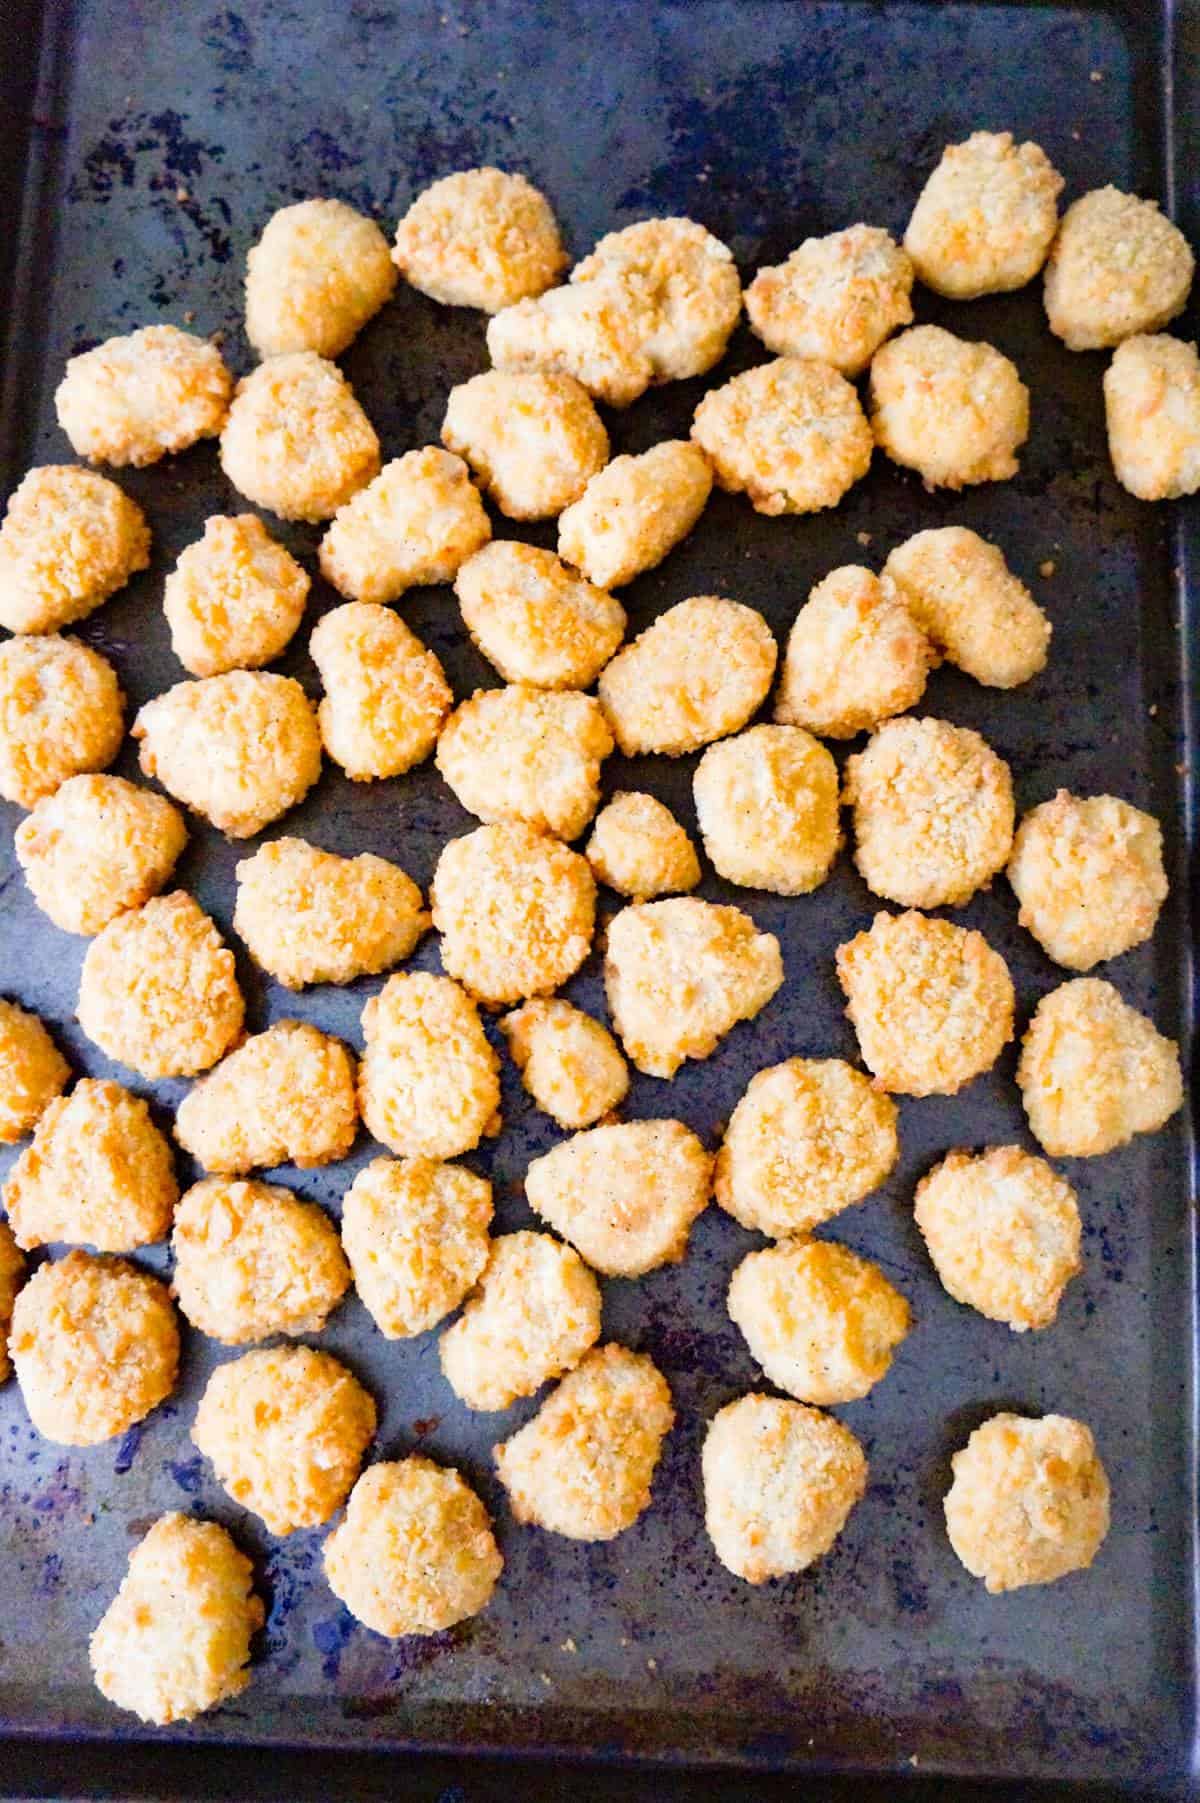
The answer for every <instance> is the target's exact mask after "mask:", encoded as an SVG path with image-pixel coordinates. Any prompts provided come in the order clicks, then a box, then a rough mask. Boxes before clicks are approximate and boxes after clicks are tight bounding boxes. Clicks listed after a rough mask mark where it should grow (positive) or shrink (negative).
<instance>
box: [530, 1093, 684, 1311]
mask: <svg viewBox="0 0 1200 1803" xmlns="http://www.w3.org/2000/svg"><path fill="white" fill-rule="evenodd" d="M712 1162H713V1161H712V1157H711V1155H710V1154H709V1153H708V1152H706V1151H705V1149H704V1146H703V1145H702V1143H701V1142H700V1140H698V1139H697V1138H696V1135H695V1134H694V1133H693V1132H692V1131H691V1129H690V1128H688V1127H685V1126H684V1125H683V1122H682V1121H622V1122H620V1123H618V1124H617V1125H615V1126H611V1127H593V1128H592V1129H591V1131H590V1132H588V1133H576V1134H574V1135H573V1136H572V1137H571V1138H570V1139H568V1140H564V1141H563V1142H562V1144H561V1145H558V1146H555V1147H554V1148H553V1149H552V1150H551V1151H549V1152H546V1153H544V1154H543V1155H542V1157H541V1158H535V1159H534V1160H533V1162H532V1164H531V1165H530V1166H529V1169H528V1170H527V1171H526V1173H525V1194H526V1196H527V1197H528V1198H529V1206H530V1207H531V1208H532V1209H533V1211H534V1213H535V1214H539V1215H541V1217H542V1219H543V1220H544V1221H548V1222H549V1223H550V1225H551V1227H553V1228H555V1229H556V1230H557V1231H558V1232H559V1233H561V1234H562V1235H563V1236H564V1238H566V1239H569V1240H570V1242H571V1244H572V1245H573V1246H574V1247H575V1248H576V1249H577V1250H578V1251H579V1252H581V1253H582V1254H583V1256H584V1258H586V1259H587V1261H588V1263H589V1265H592V1266H594V1267H595V1269H596V1270H597V1271H600V1272H602V1273H603V1274H604V1276H605V1277H641V1276H642V1275H643V1273H644V1272H646V1271H653V1270H655V1269H656V1268H657V1266H659V1265H667V1264H677V1263H678V1262H679V1260H680V1259H681V1258H682V1257H683V1255H684V1252H685V1251H686V1250H687V1242H688V1235H689V1233H690V1232H691V1230H692V1223H693V1221H695V1219H696V1217H697V1215H699V1214H701V1213H703V1211H704V1209H705V1207H706V1206H707V1204H708V1197H709V1191H710V1189H711V1187H712Z"/></svg>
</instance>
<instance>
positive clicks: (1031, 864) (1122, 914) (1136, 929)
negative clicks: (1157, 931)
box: [1007, 789, 1167, 970]
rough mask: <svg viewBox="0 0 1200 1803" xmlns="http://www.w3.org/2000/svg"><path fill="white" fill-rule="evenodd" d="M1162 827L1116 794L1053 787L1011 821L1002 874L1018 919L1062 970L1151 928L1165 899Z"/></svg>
mask: <svg viewBox="0 0 1200 1803" xmlns="http://www.w3.org/2000/svg"><path fill="white" fill-rule="evenodd" d="M1162 853H1163V836H1162V828H1161V827H1160V826H1159V824H1158V821H1157V820H1156V819H1155V818H1154V816H1153V814H1145V813H1143V812H1142V810H1141V809H1140V808H1135V807H1133V806H1132V804H1131V803H1130V802H1128V801H1122V800H1121V799H1120V797H1119V796H1116V795H1072V794H1071V793H1070V791H1069V790H1067V789H1060V790H1059V791H1058V793H1057V794H1056V795H1055V796H1054V797H1053V799H1052V800H1050V801H1043V802H1042V803H1041V805H1040V806H1039V807H1036V808H1031V809H1030V810H1029V812H1028V813H1027V814H1026V815H1025V816H1024V818H1023V819H1022V821H1021V824H1020V826H1019V827H1018V828H1017V833H1016V837H1015V838H1014V840H1013V848H1012V856H1011V857H1010V858H1009V861H1008V873H1007V874H1008V880H1009V882H1010V883H1011V884H1012V887H1013V892H1014V894H1015V895H1016V898H1017V900H1018V901H1019V902H1020V904H1021V912H1020V914H1019V916H1018V918H1019V920H1020V922H1021V925H1022V926H1023V927H1027V928H1028V930H1029V931H1030V932H1031V933H1032V934H1033V936H1034V938H1035V939H1036V940H1037V942H1038V944H1039V945H1040V946H1041V948H1042V950H1043V951H1044V952H1046V953H1047V955H1048V956H1049V957H1051V958H1053V959H1054V961H1055V963H1056V964H1063V965H1065V966H1066V968H1067V969H1068V970H1091V969H1092V967H1093V965H1096V964H1099V963H1101V962H1102V961H1103V960H1104V959H1106V958H1119V957H1120V956H1121V954H1122V953H1123V952H1127V951H1130V950H1131V949H1132V948H1133V947H1134V946H1135V945H1142V944H1144V943H1145V941H1146V940H1147V939H1149V938H1150V936H1151V934H1152V933H1153V932H1154V928H1155V925H1156V923H1157V921H1158V916H1159V911H1160V909H1161V908H1162V905H1163V903H1164V901H1165V900H1166V899H1167V874H1166V871H1165V870H1164V869H1163V855H1162Z"/></svg>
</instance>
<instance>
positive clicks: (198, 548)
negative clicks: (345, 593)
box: [163, 513, 310, 676]
mask: <svg viewBox="0 0 1200 1803" xmlns="http://www.w3.org/2000/svg"><path fill="white" fill-rule="evenodd" d="M309 586H310V585H309V580H308V575H307V573H306V572H305V571H304V570H302V569H301V567H300V565H299V564H298V563H297V562H296V559H295V558H294V557H293V556H292V555H291V553H290V551H285V550H284V548H283V546H282V545H281V544H279V543H278V542H277V541H276V540H275V539H273V538H272V537H271V535H270V533H269V532H268V531H267V529H266V527H265V526H264V525H263V523H262V521H261V520H260V519H259V517H258V515H257V514H255V513H239V514H234V515H232V516H231V515H228V514H214V515H213V516H212V518H211V519H207V520H205V522H204V536H203V538H200V539H197V540H196V542H195V543H194V544H191V545H187V546H186V547H185V548H184V549H183V550H182V551H181V552H180V553H179V560H178V562H177V563H176V565H175V568H174V569H173V570H172V571H171V573H170V575H169V576H168V577H167V580H166V582H165V583H164V584H163V612H164V613H165V614H166V616H167V624H168V626H169V627H170V628H171V649H172V650H173V651H174V653H175V655H176V657H177V658H178V659H179V661H180V663H181V664H182V665H183V667H184V669H185V670H189V671H190V672H191V674H192V675H193V676H223V675H224V674H225V672H226V671H227V670H257V669H259V668H260V667H261V666H262V665H263V664H269V663H272V662H273V661H274V659H275V658H277V657H278V656H279V654H280V652H281V651H282V650H283V649H284V648H285V646H286V645H287V644H288V643H289V641H290V640H291V638H292V635H293V634H294V633H295V631H296V628H297V627H298V626H299V624H300V622H301V620H302V619H303V618H304V609H305V607H306V605H307V603H308V591H309Z"/></svg>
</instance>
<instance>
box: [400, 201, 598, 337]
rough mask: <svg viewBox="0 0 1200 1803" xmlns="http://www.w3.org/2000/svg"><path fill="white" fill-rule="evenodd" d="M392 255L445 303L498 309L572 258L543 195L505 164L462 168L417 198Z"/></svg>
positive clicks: (416, 283)
mask: <svg viewBox="0 0 1200 1803" xmlns="http://www.w3.org/2000/svg"><path fill="white" fill-rule="evenodd" d="M392 261H393V262H394V263H395V265H396V267H397V269H399V271H400V272H401V274H402V275H403V276H404V278H405V280H406V281H408V282H411V283H412V286H413V287H414V288H419V289H420V291H421V293H422V294H428V295H429V296H430V298H431V299H432V300H436V301H441V302H442V304H443V305H444V306H447V307H478V308H479V310H480V311H481V312H483V313H498V312H499V311H500V309H501V308H502V307H511V306H512V305H513V304H514V303H515V302H517V301H519V300H524V299H525V298H526V297H527V296H529V295H535V294H541V293H542V291H543V289H546V288H549V287H550V285H551V283H553V282H556V281H557V280H558V278H559V276H560V274H561V273H562V271H563V269H564V268H565V267H566V264H567V253H566V251H565V250H564V249H563V247H562V240H561V239H560V237H559V235H558V224H557V222H556V220H555V217H554V213H553V211H552V209H551V206H550V203H549V201H548V200H547V199H546V197H545V195H544V194H542V193H540V192H539V190H538V189H537V188H535V187H534V186H533V183H532V182H529V181H526V179H525V177H524V176H523V175H510V174H509V173H508V172H507V171H506V170H504V169H491V168H487V167H485V168H482V169H460V170H458V171H457V172H456V173H455V174H454V175H444V176H443V177H442V179H441V180H440V181H436V182H434V183H433V185H432V187H429V188H426V189H425V190H424V192H423V193H421V194H419V195H418V196H417V198H416V200H414V201H413V203H412V205H411V206H410V207H409V209H408V211H407V213H406V214H405V215H404V217H403V219H401V221H400V224H399V226H398V227H397V230H396V243H395V247H394V248H393V250H392Z"/></svg>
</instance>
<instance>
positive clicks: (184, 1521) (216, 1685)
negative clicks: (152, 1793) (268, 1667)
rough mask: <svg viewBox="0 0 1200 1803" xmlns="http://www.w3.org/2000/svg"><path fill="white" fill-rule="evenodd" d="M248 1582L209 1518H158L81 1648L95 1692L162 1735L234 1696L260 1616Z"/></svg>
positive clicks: (247, 1567) (246, 1571) (246, 1570)
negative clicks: (162, 1730)
mask: <svg viewBox="0 0 1200 1803" xmlns="http://www.w3.org/2000/svg"><path fill="white" fill-rule="evenodd" d="M253 1577H254V1571H253V1567H252V1566H251V1564H250V1561H249V1559H247V1557H246V1555H245V1554H244V1553H241V1552H239V1551H238V1549H237V1547H236V1546H235V1545H234V1543H233V1541H232V1540H231V1539H230V1537H229V1535H228V1534H227V1533H226V1531H225V1529H224V1528H223V1527H218V1526H217V1523H216V1522H215V1521H196V1520H194V1519H193V1518H192V1517H191V1516H190V1515H175V1514H171V1515H160V1516H159V1518H158V1520H157V1521H156V1522H155V1523H154V1525H153V1526H152V1527H151V1529H150V1531H149V1532H148V1533H147V1534H146V1535H145V1536H144V1538H143V1539H141V1540H139V1541H138V1544H137V1545H136V1546H135V1547H134V1549H133V1551H132V1552H131V1553H130V1555H129V1569H128V1571H127V1572H126V1573H125V1576H124V1577H123V1578H122V1579H121V1587H120V1589H119V1590H118V1591H117V1594H116V1596H115V1597H114V1598H113V1600H112V1602H111V1603H110V1604H109V1606H108V1608H107V1609H106V1610H105V1612H104V1615H103V1616H102V1617H101V1620H100V1622H99V1624H98V1626H97V1627H96V1630H95V1632H94V1633H93V1635H92V1637H91V1640H90V1641H89V1642H88V1657H89V1658H90V1660H91V1666H92V1674H93V1676H94V1678H95V1680H96V1688H97V1690H99V1692H100V1694H101V1695H102V1696H105V1697H107V1698H108V1700H109V1702H110V1703H115V1704H116V1705H117V1707H118V1709H128V1710H129V1711H130V1712H131V1714H133V1715H136V1716H140V1718H141V1719H142V1721H144V1722H154V1723H156V1724H157V1725H158V1726H159V1727H163V1728H165V1727H167V1726H168V1725H169V1724H170V1723H171V1722H190V1721H192V1720H194V1718H195V1717H196V1716H198V1715H201V1714H203V1712H204V1711H205V1710H206V1709H215V1708H216V1706H217V1704H218V1703H224V1702H227V1701H228V1699H229V1698H230V1697H236V1696H240V1695H241V1693H242V1691H243V1690H245V1688H246V1686H247V1684H248V1683H249V1682H250V1673H249V1671H248V1670H247V1666H248V1663H249V1659H250V1640H251V1637H252V1636H253V1635H255V1634H257V1633H258V1631H259V1629H260V1628H261V1627H262V1625H263V1621H264V1619H265V1616H264V1610H263V1605H262V1600H261V1598H260V1597H258V1596H256V1594H255V1592H254V1589H253Z"/></svg>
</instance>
